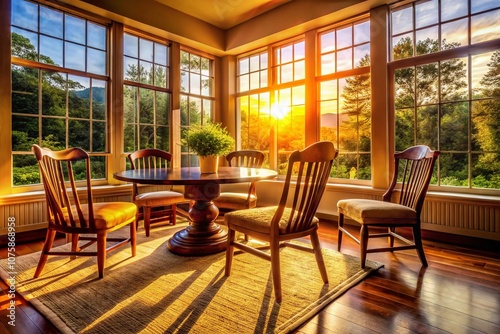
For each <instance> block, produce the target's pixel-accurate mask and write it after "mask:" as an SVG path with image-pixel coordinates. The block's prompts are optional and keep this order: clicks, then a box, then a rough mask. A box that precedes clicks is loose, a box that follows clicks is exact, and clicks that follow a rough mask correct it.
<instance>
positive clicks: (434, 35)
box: [415, 26, 439, 55]
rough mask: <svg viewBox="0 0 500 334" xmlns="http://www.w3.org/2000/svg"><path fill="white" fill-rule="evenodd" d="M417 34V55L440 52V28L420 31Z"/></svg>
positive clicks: (435, 27)
mask: <svg viewBox="0 0 500 334" xmlns="http://www.w3.org/2000/svg"><path fill="white" fill-rule="evenodd" d="M415 34H416V38H417V55H423V54H427V53H433V52H438V51H439V36H438V34H439V31H438V26H434V27H430V28H427V29H423V30H418V31H417V32H416V33H415Z"/></svg>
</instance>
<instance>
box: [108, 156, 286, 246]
mask: <svg viewBox="0 0 500 334" xmlns="http://www.w3.org/2000/svg"><path fill="white" fill-rule="evenodd" d="M277 175H278V174H277V172H276V171H274V170H270V169H265V168H245V167H227V166H220V167H219V169H218V172H217V173H207V174H205V173H201V172H200V168H199V167H181V168H168V169H165V168H163V169H150V170H145V169H135V170H126V171H122V172H117V173H114V174H113V177H114V178H115V179H117V180H121V181H127V182H135V183H139V184H150V185H183V186H184V197H185V198H186V199H189V200H192V201H194V202H193V204H192V205H190V208H189V211H188V214H189V218H190V219H191V224H190V225H188V226H187V227H186V228H184V229H182V230H180V231H178V232H176V233H175V234H174V235H173V236H172V237H171V238H170V239H169V240H168V249H169V251H170V252H172V253H174V254H177V255H187V256H195V255H196V256H199V255H209V254H214V253H219V252H222V251H224V250H225V249H226V243H227V231H226V230H225V229H224V228H222V227H221V226H220V225H219V224H217V223H216V222H215V220H216V219H217V217H218V215H219V209H218V208H217V207H216V206H215V204H214V202H213V200H214V199H215V198H217V197H218V196H219V194H220V185H221V184H227V183H242V182H253V181H260V180H269V179H274V178H276V176H277Z"/></svg>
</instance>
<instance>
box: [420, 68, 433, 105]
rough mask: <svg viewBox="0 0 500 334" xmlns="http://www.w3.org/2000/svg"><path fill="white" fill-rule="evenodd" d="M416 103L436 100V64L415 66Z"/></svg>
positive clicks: (421, 103)
mask: <svg viewBox="0 0 500 334" xmlns="http://www.w3.org/2000/svg"><path fill="white" fill-rule="evenodd" d="M416 73H417V81H416V85H417V105H418V106H421V105H425V104H431V103H437V102H438V64H436V63H432V64H426V65H422V66H417V72H416Z"/></svg>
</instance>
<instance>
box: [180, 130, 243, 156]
mask: <svg viewBox="0 0 500 334" xmlns="http://www.w3.org/2000/svg"><path fill="white" fill-rule="evenodd" d="M184 144H187V145H188V146H189V149H190V150H192V151H193V152H194V153H196V154H198V155H199V156H202V157H206V156H209V155H215V156H220V155H226V154H227V153H229V152H231V151H232V150H233V149H234V139H233V137H231V135H230V134H229V132H228V131H227V129H226V128H223V127H221V125H220V124H218V123H207V124H205V125H203V126H200V125H193V126H191V127H190V128H189V130H188V131H187V136H186V139H185V140H184Z"/></svg>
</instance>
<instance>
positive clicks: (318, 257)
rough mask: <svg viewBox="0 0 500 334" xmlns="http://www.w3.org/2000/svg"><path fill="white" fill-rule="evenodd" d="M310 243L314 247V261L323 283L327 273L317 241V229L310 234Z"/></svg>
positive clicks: (325, 281)
mask: <svg viewBox="0 0 500 334" xmlns="http://www.w3.org/2000/svg"><path fill="white" fill-rule="evenodd" d="M311 244H312V246H313V249H314V256H315V257H316V262H317V263H318V268H319V272H320V273H321V278H322V279H323V282H324V283H325V284H327V283H328V274H327V273H326V267H325V261H324V260H323V254H322V252H321V245H320V243H319V237H318V231H314V232H313V233H312V234H311Z"/></svg>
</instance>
